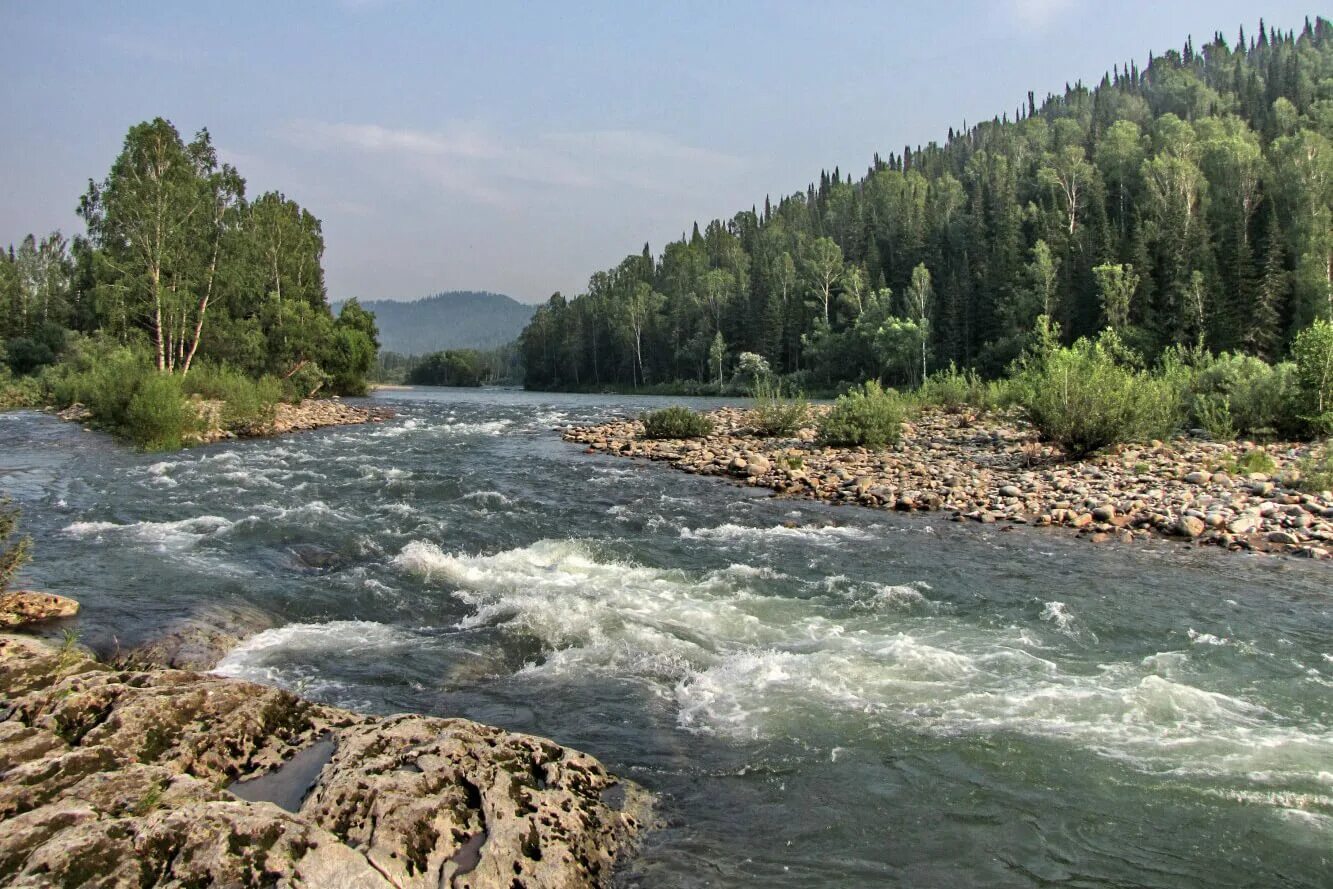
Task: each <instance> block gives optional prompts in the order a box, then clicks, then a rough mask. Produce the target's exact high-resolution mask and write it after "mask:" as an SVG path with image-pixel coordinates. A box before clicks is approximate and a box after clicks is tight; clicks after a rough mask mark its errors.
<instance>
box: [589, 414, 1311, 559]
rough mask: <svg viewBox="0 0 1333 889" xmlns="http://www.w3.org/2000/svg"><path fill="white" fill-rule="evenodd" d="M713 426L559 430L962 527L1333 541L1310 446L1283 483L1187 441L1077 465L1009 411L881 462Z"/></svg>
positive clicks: (1231, 451)
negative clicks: (659, 434)
mask: <svg viewBox="0 0 1333 889" xmlns="http://www.w3.org/2000/svg"><path fill="white" fill-rule="evenodd" d="M814 410H815V412H816V414H818V412H820V411H822V410H826V408H824V407H822V406H820V407H816V408H815V409H814ZM710 416H711V418H712V419H713V421H714V432H713V434H712V435H710V436H709V437H708V438H706V439H694V440H686V441H679V440H647V439H643V438H641V437H640V436H641V435H642V431H643V429H642V425H641V424H640V423H639V422H638V421H636V420H622V421H614V422H609V423H604V424H602V425H598V426H588V427H574V428H571V429H568V430H566V431H565V432H564V433H563V434H564V438H565V439H566V440H568V441H571V442H576V443H579V444H583V445H586V446H587V447H588V449H589V450H590V451H592V452H602V453H611V454H620V455H622V456H635V457H643V458H647V459H650V460H661V461H666V462H669V463H670V464H671V465H672V466H674V467H675V468H677V469H680V470H683V471H685V472H691V473H697V474H702V475H722V476H731V477H732V478H733V479H734V480H735V481H736V482H738V483H742V484H748V485H757V486H763V487H767V488H770V489H772V490H774V491H775V492H777V494H778V495H780V496H785V497H802V498H809V499H815V500H825V501H830V502H837V503H855V504H860V505H862V506H868V507H873V508H879V509H896V510H901V511H916V510H938V509H944V510H948V511H949V512H950V513H952V515H953V517H954V518H955V519H957V520H971V521H976V522H986V523H990V522H1001V523H1006V524H1010V525H1012V524H1024V523H1026V524H1035V525H1041V526H1063V527H1069V528H1073V529H1076V530H1079V531H1081V532H1084V533H1085V536H1089V537H1091V536H1093V535H1092V534H1089V533H1088V532H1095V534H1096V535H1099V536H1100V535H1106V536H1105V537H1103V538H1102V539H1105V540H1108V541H1109V540H1119V541H1122V542H1123V541H1127V540H1131V539H1133V540H1142V539H1145V538H1149V537H1152V536H1153V535H1162V536H1176V537H1181V536H1183V537H1187V538H1189V539H1191V540H1195V541H1197V542H1199V543H1202V544H1209V545H1214V546H1219V547H1226V548H1229V549H1236V550H1247V551H1259V552H1287V553H1291V554H1298V555H1307V556H1308V555H1314V556H1315V557H1321V556H1320V553H1321V552H1324V551H1325V550H1326V549H1327V546H1326V544H1328V543H1330V542H1333V494H1330V493H1329V492H1309V491H1305V492H1302V491H1300V490H1297V489H1295V488H1293V487H1291V486H1290V485H1289V484H1288V483H1289V482H1291V481H1292V480H1293V479H1295V478H1298V477H1299V474H1298V473H1296V472H1294V470H1295V469H1296V465H1297V464H1298V463H1299V462H1300V461H1301V460H1302V459H1303V458H1304V457H1305V456H1306V455H1307V454H1308V453H1309V452H1310V449H1311V445H1308V444H1301V443H1269V444H1268V446H1267V447H1266V450H1267V452H1268V454H1269V456H1271V457H1272V458H1273V459H1274V461H1275V462H1276V463H1277V469H1276V470H1275V471H1274V473H1272V474H1271V475H1266V474H1262V473H1254V474H1251V475H1248V476H1242V477H1239V481H1238V480H1237V479H1233V478H1232V477H1231V476H1230V475H1229V474H1228V473H1226V472H1225V471H1223V470H1222V469H1221V467H1222V466H1224V465H1231V464H1233V463H1235V462H1236V460H1237V459H1239V458H1240V457H1241V456H1243V455H1244V454H1245V453H1246V451H1248V450H1250V449H1251V448H1252V447H1253V445H1252V444H1250V443H1246V442H1232V443H1217V442H1207V441H1200V440H1196V439H1189V438H1179V439H1176V440H1174V441H1171V442H1153V443H1152V444H1151V445H1149V446H1129V447H1124V448H1122V449H1119V450H1117V449H1112V450H1111V451H1110V452H1109V453H1104V454H1100V455H1094V456H1093V457H1090V458H1087V459H1085V460H1082V461H1067V460H1065V459H1064V458H1063V455H1062V454H1061V453H1060V452H1059V450H1058V448H1056V447H1055V446H1053V445H1050V444H1048V443H1045V442H1042V441H1041V440H1040V439H1039V438H1038V436H1037V435H1036V434H1035V432H1034V431H1033V430H1032V429H1031V428H1030V427H1029V426H1028V425H1027V424H1026V423H1025V422H1024V421H1023V420H1022V419H1020V418H1019V417H1018V416H1017V415H1016V414H1014V413H1012V412H1010V413H1001V414H984V415H959V414H948V413H944V412H941V411H927V412H924V413H923V414H921V415H920V416H919V417H916V418H914V419H913V420H912V422H910V423H905V424H904V426H903V436H902V440H901V441H900V442H899V443H898V444H897V445H895V446H893V447H891V448H889V449H887V450H884V451H878V452H876V451H869V450H867V449H865V448H833V447H821V446H819V445H817V444H816V442H815V429H814V428H813V427H807V428H805V429H802V430H800V431H799V432H798V433H797V434H796V435H794V436H792V437H790V438H784V439H765V438H759V437H757V436H755V435H753V434H752V433H751V432H750V425H751V424H752V422H753V419H752V416H751V414H750V412H749V411H746V410H743V409H740V408H723V409H721V410H718V411H713V412H711V414H710ZM1274 479H1277V480H1278V481H1274ZM1311 550H1313V551H1314V552H1309V551H1311Z"/></svg>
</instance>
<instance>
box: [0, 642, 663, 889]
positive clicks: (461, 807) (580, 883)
mask: <svg viewBox="0 0 1333 889" xmlns="http://www.w3.org/2000/svg"><path fill="white" fill-rule="evenodd" d="M0 689H3V690H4V691H3V693H2V695H0V697H3V700H0V712H3V713H4V719H3V721H0V776H2V777H0V822H2V826H0V882H4V883H5V884H6V885H13V886H33V887H35V886H48V885H67V886H81V885H89V884H91V883H92V882H96V884H97V885H135V886H166V885H172V886H175V885H228V886H260V885H284V886H292V887H311V889H315V887H328V886H344V887H367V889H372V887H385V889H388V887H395V889H402V887H427V886H429V887H436V886H452V887H493V886H513V887H593V886H603V885H606V884H607V883H608V882H609V880H610V875H611V872H612V869H613V868H614V866H615V864H616V861H617V860H618V859H619V858H620V857H622V856H624V855H626V854H627V853H628V852H629V851H630V850H631V849H632V847H633V844H634V841H635V838H636V836H637V835H638V833H639V832H640V830H641V829H642V828H643V827H644V823H645V820H646V818H647V817H648V816H647V812H648V797H647V795H646V794H645V793H644V792H643V791H642V790H640V789H639V788H638V787H637V786H636V785H633V784H630V783H628V782H625V781H622V780H620V779H617V778H615V777H614V776H612V775H610V774H608V773H607V771H606V769H605V768H604V767H603V766H602V765H601V764H600V763H599V762H598V761H597V760H595V759H593V758H592V757H590V756H587V755H586V754H583V753H579V752H578V751H575V750H570V749H568V748H564V747H561V746H559V745H557V744H555V743H553V742H551V741H548V740H546V739H544V738H539V737H535V736H531V735H524V734H518V733H514V732H507V731H504V730H501V729H497V728H492V727H489V726H485V725H481V724H478V723H474V722H470V721H468V720H464V719H441V718H434V717H428V716H418V715H397V716H388V717H376V716H365V715H361V714H358V713H353V712H350V711H348V710H342V709H338V708H335V707H328V706H324V705H320V704H315V703H312V702H309V701H306V700H303V699H301V698H299V697H297V696H295V695H293V694H290V693H289V692H286V691H282V690H279V689H275V688H270V687H266V686H261V685H255V684H253V683H249V682H244V681H240V680H236V679H228V678H223V677H220V676H215V675H209V674H204V673H198V672H192V671H187V670H177V669H165V668H161V667H153V668H144V667H142V666H117V665H113V664H107V663H102V662H99V661H96V660H94V659H93V658H91V657H88V656H86V655H85V654H84V653H83V652H82V651H81V650H80V649H78V648H77V647H76V646H74V645H72V644H66V645H64V646H61V647H55V646H52V645H49V644H47V643H45V642H42V641H39V640H37V639H33V638H30V637H23V636H16V635H8V634H0Z"/></svg>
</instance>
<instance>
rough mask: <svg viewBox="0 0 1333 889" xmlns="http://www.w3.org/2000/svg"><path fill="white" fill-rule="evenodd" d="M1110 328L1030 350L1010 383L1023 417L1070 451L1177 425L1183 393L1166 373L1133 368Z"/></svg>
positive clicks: (1157, 434)
mask: <svg viewBox="0 0 1333 889" xmlns="http://www.w3.org/2000/svg"><path fill="white" fill-rule="evenodd" d="M1134 360H1135V356H1134V355H1133V354H1132V353H1130V352H1129V351H1128V350H1126V349H1125V348H1124V346H1123V345H1122V344H1121V342H1120V340H1119V338H1118V337H1117V336H1116V335H1115V333H1114V332H1112V331H1107V332H1105V333H1103V334H1102V335H1101V336H1100V337H1099V338H1098V339H1097V340H1095V341H1092V340H1087V339H1080V340H1079V341H1078V342H1076V343H1074V345H1072V346H1069V347H1067V348H1064V347H1058V346H1049V347H1047V348H1045V349H1043V351H1041V352H1038V353H1034V354H1030V355H1028V356H1027V357H1026V358H1025V359H1024V361H1023V364H1022V366H1021V367H1020V369H1019V373H1018V375H1017V376H1016V377H1015V379H1014V381H1013V383H1014V386H1015V387H1016V391H1017V393H1018V401H1019V403H1020V404H1021V405H1022V406H1023V409H1024V411H1025V412H1026V414H1027V417H1028V420H1029V421H1030V422H1031V423H1032V425H1033V426H1035V427H1036V428H1037V429H1038V430H1039V431H1040V432H1041V433H1042V435H1043V437H1045V438H1046V439H1048V440H1050V441H1054V442H1056V443H1058V444H1059V445H1060V446H1061V447H1063V448H1064V449H1065V452H1066V453H1067V454H1069V455H1070V456H1071V457H1083V456H1085V455H1087V454H1090V453H1092V452H1093V451H1096V450H1100V449H1101V448H1105V447H1107V446H1109V445H1113V444H1117V443H1120V442H1126V441H1142V440H1146V439H1151V438H1166V437H1168V436H1170V435H1171V434H1172V433H1174V432H1175V431H1176V429H1177V428H1179V425H1180V422H1181V419H1182V411H1181V394H1180V391H1179V388H1178V385H1179V384H1178V383H1177V382H1176V381H1174V380H1172V379H1171V378H1170V377H1169V376H1167V375H1154V374H1150V373H1148V372H1146V371H1142V370H1138V369H1136V368H1135V367H1133V366H1132V365H1133V363H1134Z"/></svg>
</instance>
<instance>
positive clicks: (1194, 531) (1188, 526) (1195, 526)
mask: <svg viewBox="0 0 1333 889" xmlns="http://www.w3.org/2000/svg"><path fill="white" fill-rule="evenodd" d="M1206 527H1207V526H1206V525H1205V524H1204V522H1203V519H1201V518H1199V517H1198V516H1192V515H1183V516H1181V517H1180V518H1179V519H1178V520H1177V521H1176V525H1175V531H1176V533H1177V534H1179V535H1180V536H1181V537H1191V538H1193V537H1198V536H1199V535H1201V534H1203V532H1204V530H1205V528H1206Z"/></svg>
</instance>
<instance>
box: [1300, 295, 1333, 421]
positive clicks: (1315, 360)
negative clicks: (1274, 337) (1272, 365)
mask: <svg viewBox="0 0 1333 889" xmlns="http://www.w3.org/2000/svg"><path fill="white" fill-rule="evenodd" d="M1291 354H1292V357H1293V358H1294V359H1295V361H1296V386H1297V391H1298V403H1299V413H1300V418H1301V419H1302V420H1303V421H1304V422H1305V424H1306V426H1307V429H1308V431H1309V432H1311V433H1313V434H1314V435H1328V434H1329V433H1333V322H1329V321H1316V322H1315V323H1314V324H1312V325H1310V326H1309V327H1307V328H1305V330H1302V331H1301V332H1300V333H1298V334H1296V340H1295V342H1293V343H1292V346H1291Z"/></svg>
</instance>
